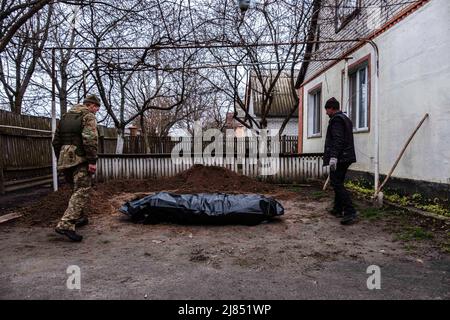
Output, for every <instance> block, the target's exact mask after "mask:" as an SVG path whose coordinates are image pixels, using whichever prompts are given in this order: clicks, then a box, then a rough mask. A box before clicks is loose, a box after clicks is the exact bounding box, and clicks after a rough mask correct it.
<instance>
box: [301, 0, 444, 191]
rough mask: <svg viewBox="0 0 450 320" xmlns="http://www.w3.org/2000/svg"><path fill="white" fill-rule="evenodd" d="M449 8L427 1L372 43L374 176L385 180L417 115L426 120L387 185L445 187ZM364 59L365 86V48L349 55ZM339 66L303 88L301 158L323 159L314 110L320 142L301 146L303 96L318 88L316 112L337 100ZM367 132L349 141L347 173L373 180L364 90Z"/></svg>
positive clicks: (341, 65)
mask: <svg viewBox="0 0 450 320" xmlns="http://www.w3.org/2000/svg"><path fill="white" fill-rule="evenodd" d="M449 16H450V1H448V0H432V1H431V2H429V3H428V4H426V5H425V6H424V7H422V8H420V9H419V10H418V11H416V12H414V13H413V14H411V15H410V16H409V17H406V18H405V19H404V20H402V21H401V22H399V23H398V24H396V25H395V26H394V27H392V28H390V29H388V30H387V31H386V32H384V33H383V34H381V35H380V36H379V37H377V38H376V39H375V40H374V41H375V43H376V44H377V45H378V47H379V52H380V82H379V83H380V84H379V92H380V100H379V106H380V120H379V121H380V127H379V128H380V149H379V150H380V173H381V174H387V173H388V172H389V170H390V168H391V166H392V165H393V164H394V162H395V160H396V158H397V155H398V154H399V152H400V151H401V149H402V147H403V144H404V143H405V142H406V140H407V139H408V137H409V135H410V134H411V133H412V131H413V130H414V128H415V127H416V125H417V124H418V123H419V121H420V120H421V118H422V117H423V116H424V115H425V113H429V115H430V117H429V119H428V120H426V121H425V123H424V124H423V126H422V127H421V129H420V130H419V131H418V133H417V134H416V136H415V137H414V139H413V140H412V142H411V144H410V145H409V147H408V149H407V150H406V152H405V154H404V156H403V158H402V159H401V161H400V162H399V164H398V166H397V168H396V170H395V172H394V175H393V176H395V177H400V178H408V179H414V180H424V181H430V182H438V183H450V138H449V137H450V19H449ZM369 53H371V54H372V61H371V79H372V81H373V79H374V77H375V68H374V57H373V53H372V47H371V46H370V45H366V46H364V47H362V48H361V49H359V50H358V51H357V52H354V53H352V54H351V56H352V57H353V58H354V59H352V60H350V62H349V63H350V64H351V63H352V61H353V62H354V61H358V60H359V59H361V58H363V57H365V56H367V55H368V54H369ZM343 68H344V62H340V63H338V64H336V65H335V66H333V67H332V68H331V69H329V70H328V71H326V72H325V73H323V74H322V75H320V76H319V77H317V78H316V79H314V80H313V81H311V82H309V83H307V84H306V85H305V86H304V100H303V101H305V103H304V110H303V114H304V117H303V137H304V138H303V141H304V142H303V152H305V153H310V152H323V145H324V142H325V135H326V128H327V125H328V117H327V116H326V114H325V110H323V108H322V137H320V138H312V139H308V135H307V133H308V130H307V123H308V107H307V102H308V91H309V90H311V89H312V88H314V87H316V86H317V85H318V84H320V83H322V106H323V104H324V103H325V101H326V100H328V99H329V98H331V97H336V98H337V99H338V100H339V101H340V100H341V72H342V70H343ZM370 98H371V107H370V108H371V110H370V114H371V117H370V131H369V132H368V133H355V135H354V138H355V147H356V156H357V160H358V162H357V163H356V164H353V165H352V167H351V169H352V170H357V171H368V172H373V168H374V163H373V156H374V134H373V133H374V130H373V128H374V117H373V113H374V94H373V84H372V86H371V95H370Z"/></svg>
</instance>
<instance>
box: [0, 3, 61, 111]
mask: <svg viewBox="0 0 450 320" xmlns="http://www.w3.org/2000/svg"><path fill="white" fill-rule="evenodd" d="M46 11H47V12H45V11H41V12H39V13H37V14H35V15H34V17H33V18H31V19H29V20H28V21H27V22H26V23H25V24H24V25H23V28H21V29H20V30H18V31H17V33H16V34H15V36H14V38H13V39H12V40H11V44H10V45H9V46H8V47H7V48H6V49H5V51H4V52H3V53H1V54H0V82H1V84H2V85H3V89H4V93H5V95H6V97H7V99H8V101H9V104H10V109H11V111H12V112H14V113H17V114H20V113H21V112H22V104H23V99H24V96H25V92H26V90H27V88H28V86H29V84H30V81H31V78H32V76H33V73H34V71H35V69H36V65H37V61H38V59H40V57H41V55H42V51H43V48H44V45H45V43H46V41H47V37H48V32H49V28H50V23H51V18H52V12H53V8H52V7H51V6H49V7H48V10H46Z"/></svg>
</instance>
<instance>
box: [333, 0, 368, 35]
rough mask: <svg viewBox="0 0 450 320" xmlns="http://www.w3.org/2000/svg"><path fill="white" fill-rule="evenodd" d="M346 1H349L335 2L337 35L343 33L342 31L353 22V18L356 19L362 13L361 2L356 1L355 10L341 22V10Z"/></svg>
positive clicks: (337, 0) (339, 0) (338, 0)
mask: <svg viewBox="0 0 450 320" xmlns="http://www.w3.org/2000/svg"><path fill="white" fill-rule="evenodd" d="M344 1H348V0H335V10H334V28H335V31H336V33H338V32H339V31H341V30H342V29H344V28H345V26H347V25H348V24H349V22H350V21H351V20H353V18H355V17H356V16H357V15H358V14H359V13H360V11H361V0H355V1H356V7H355V9H354V10H353V11H352V12H350V13H347V14H346V15H345V16H344V18H343V19H342V21H340V20H339V9H340V8H341V6H342V4H343V2H344ZM341 10H342V9H341Z"/></svg>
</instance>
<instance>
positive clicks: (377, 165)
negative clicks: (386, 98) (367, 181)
mask: <svg viewBox="0 0 450 320" xmlns="http://www.w3.org/2000/svg"><path fill="white" fill-rule="evenodd" d="M367 42H368V43H370V45H371V46H372V48H373V53H374V54H373V58H374V62H375V63H374V66H375V73H374V75H375V76H374V77H373V91H374V95H373V108H372V110H373V112H372V113H373V118H374V119H373V122H374V130H373V131H374V136H375V142H374V165H375V166H374V179H375V180H374V188H375V193H374V198H378V191H377V190H378V186H379V180H380V147H379V144H380V134H379V132H380V131H379V129H380V128H379V124H380V122H379V121H380V120H379V119H380V112H379V108H378V107H379V106H378V100H379V92H378V85H379V79H380V59H379V50H378V46H377V45H376V43H375V42H374V41H373V40H367Z"/></svg>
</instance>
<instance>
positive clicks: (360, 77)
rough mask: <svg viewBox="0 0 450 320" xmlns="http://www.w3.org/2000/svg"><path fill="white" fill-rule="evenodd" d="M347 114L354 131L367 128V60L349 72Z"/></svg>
mask: <svg viewBox="0 0 450 320" xmlns="http://www.w3.org/2000/svg"><path fill="white" fill-rule="evenodd" d="M349 98H350V99H349V116H350V119H351V120H352V122H353V129H354V130H355V131H366V130H368V129H369V67H368V64H367V62H366V63H364V64H362V65H361V66H359V67H357V68H355V69H354V70H352V71H351V72H350V73H349Z"/></svg>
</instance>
